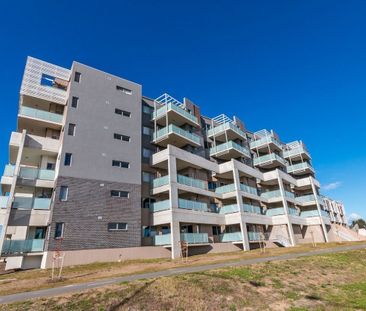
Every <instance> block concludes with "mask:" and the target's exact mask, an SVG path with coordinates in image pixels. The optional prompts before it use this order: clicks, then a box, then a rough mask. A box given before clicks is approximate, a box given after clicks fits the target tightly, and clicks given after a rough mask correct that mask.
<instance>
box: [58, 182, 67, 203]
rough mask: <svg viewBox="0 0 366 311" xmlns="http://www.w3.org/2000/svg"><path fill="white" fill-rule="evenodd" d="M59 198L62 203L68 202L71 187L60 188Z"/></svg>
mask: <svg viewBox="0 0 366 311" xmlns="http://www.w3.org/2000/svg"><path fill="white" fill-rule="evenodd" d="M63 194H64V196H62V195H63ZM58 198H59V200H60V201H61V202H67V201H68V199H69V187H68V186H64V185H62V186H61V187H60V193H59V196H58Z"/></svg>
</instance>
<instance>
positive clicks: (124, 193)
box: [111, 190, 130, 198]
mask: <svg viewBox="0 0 366 311" xmlns="http://www.w3.org/2000/svg"><path fill="white" fill-rule="evenodd" d="M111 197H115V198H129V197H130V193H129V192H128V191H123V190H111Z"/></svg>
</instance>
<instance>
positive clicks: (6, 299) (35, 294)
mask: <svg viewBox="0 0 366 311" xmlns="http://www.w3.org/2000/svg"><path fill="white" fill-rule="evenodd" d="M364 248H366V243H363V244H359V245H351V246H338V247H334V248H328V249H319V250H314V251H310V252H304V253H296V254H284V255H279V256H272V257H262V258H253V259H242V260H238V261H231V262H223V263H216V264H210V265H201V266H187V267H179V268H173V269H168V270H163V271H157V272H150V273H140V274H132V275H128V276H122V277H116V278H111V279H103V280H100V281H93V282H87V283H80V284H73V285H66V286H61V287H55V288H49V289H42V290H36V291H32V292H23V293H18V294H13V295H8V296H0V303H2V304H3V303H11V302H19V301H24V300H28V299H35V298H45V297H50V296H58V295H61V296H62V295H65V294H72V293H75V292H79V291H84V290H88V289H93V288H97V287H102V286H106V285H113V284H117V283H120V282H131V281H135V280H140V279H153V278H159V277H163V276H171V275H178V274H184V273H194V272H201V271H206V270H212V269H218V268H228V267H237V266H245V265H252V264H256V263H261V262H268V261H276V260H288V259H295V258H301V257H309V256H314V255H324V254H331V253H338V252H343V251H351V250H358V249H364Z"/></svg>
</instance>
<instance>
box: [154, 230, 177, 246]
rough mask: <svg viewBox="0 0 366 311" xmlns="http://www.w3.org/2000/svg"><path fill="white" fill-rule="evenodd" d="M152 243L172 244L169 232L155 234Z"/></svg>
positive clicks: (157, 244)
mask: <svg viewBox="0 0 366 311" xmlns="http://www.w3.org/2000/svg"><path fill="white" fill-rule="evenodd" d="M153 244H154V245H156V246H160V245H170V244H172V241H171V234H170V233H168V234H161V235H155V236H154V237H153Z"/></svg>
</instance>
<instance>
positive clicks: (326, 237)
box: [309, 177, 329, 243]
mask: <svg viewBox="0 0 366 311" xmlns="http://www.w3.org/2000/svg"><path fill="white" fill-rule="evenodd" d="M309 179H310V184H311V189H312V191H313V194H314V197H315V202H316V208H317V209H318V214H319V219H320V225H321V227H322V230H323V235H324V242H325V243H328V242H329V238H328V233H327V228H326V227H325V224H324V221H323V216H322V213H321V207H320V203H319V200H318V193H317V191H316V188H315V185H314V180H313V178H312V177H309Z"/></svg>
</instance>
